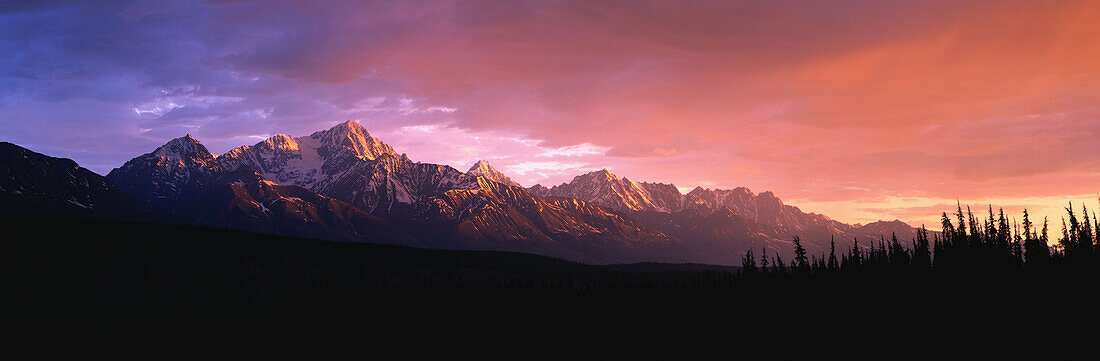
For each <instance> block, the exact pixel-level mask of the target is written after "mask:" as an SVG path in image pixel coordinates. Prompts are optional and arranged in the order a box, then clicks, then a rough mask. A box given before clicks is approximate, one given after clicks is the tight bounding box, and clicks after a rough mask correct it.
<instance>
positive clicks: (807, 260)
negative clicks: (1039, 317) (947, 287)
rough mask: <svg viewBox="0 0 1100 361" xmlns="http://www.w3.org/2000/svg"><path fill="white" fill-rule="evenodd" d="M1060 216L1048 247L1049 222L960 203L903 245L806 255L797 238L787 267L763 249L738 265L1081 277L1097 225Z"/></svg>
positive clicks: (821, 271)
mask: <svg viewBox="0 0 1100 361" xmlns="http://www.w3.org/2000/svg"><path fill="white" fill-rule="evenodd" d="M1065 210H1066V215H1065V216H1063V217H1062V219H1061V222H1062V227H1061V230H1062V232H1061V235H1060V236H1059V238H1058V239H1057V243H1055V244H1051V239H1050V233H1051V231H1050V229H1049V228H1050V224H1049V223H1050V222H1049V220H1048V219H1046V218H1045V217H1044V218H1043V220H1042V225H1039V224H1037V223H1035V222H1034V221H1032V219H1031V216H1030V215H1029V214H1028V211H1027V209H1024V210H1023V214H1022V217H1021V221H1019V222H1017V221H1016V220H1015V219H1010V218H1009V217H1008V216H1006V215H1005V213H1004V210H1003V209H998V210H997V211H996V212H994V210H993V207H992V206H989V208H988V215H975V214H974V212H973V211H972V210H971V209H970V207H969V206H968V207H966V209H965V211H964V210H963V206H962V205H961V204H960V205H959V206H958V208H957V210H956V212H954V213H953V214H948V213H947V212H943V214H942V217H941V222H942V231H940V232H930V231H929V230H928V229H927V228H926V227H924V226H921V228H920V229H918V230H917V232H916V236H915V237H914V238H913V239H910V240H908V241H902V240H899V239H898V237H897V235H896V234H891V235H890V237H889V239H887V238H886V237H881V238H880V239H879V241H877V242H874V241H872V242H868V243H865V244H861V243H860V242H859V240H858V239H855V240H853V244H852V246H851V247H848V248H846V249H840V250H838V249H837V247H836V240H835V239H832V240H830V247H829V252H828V253H827V254H821V255H809V254H808V252H807V251H806V249H805V248H804V247H803V246H802V239H801V238H799V237H794V239H793V244H794V258H793V259H791V260H790V261H784V260H783V258H782V257H781V256H780V255H779V253H778V252H771V253H769V252H768V249H767V248H766V246H765V247H762V248H761V249H760V254H759V256H758V255H757V254H756V253H755V252H754V250H752V249H750V250H748V251H747V252H746V253H745V254H744V255H743V257H742V260H741V271H740V276H741V277H742V278H762V277H764V278H768V277H770V278H775V277H805V276H821V275H840V274H851V273H857V272H869V271H871V272H886V273H909V274H914V273H932V272H935V273H945V274H947V273H960V272H971V273H972V272H986V273H991V272H1004V271H1006V270H1012V271H1023V272H1032V271H1043V272H1045V271H1050V270H1073V271H1075V272H1081V271H1084V270H1086V269H1090V270H1091V269H1092V268H1091V267H1092V266H1093V265H1100V262H1097V261H1100V259H1097V258H1100V218H1098V217H1097V215H1096V213H1095V211H1093V212H1091V213H1090V211H1089V209H1088V207H1087V206H1084V205H1082V206H1081V208H1080V211H1079V212H1078V210H1077V209H1076V208H1075V207H1074V206H1073V204H1072V203H1070V204H1069V205H1068V206H1067V207H1065Z"/></svg>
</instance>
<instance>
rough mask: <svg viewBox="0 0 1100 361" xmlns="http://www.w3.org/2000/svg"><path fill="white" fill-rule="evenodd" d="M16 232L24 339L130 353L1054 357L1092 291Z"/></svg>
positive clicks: (271, 242)
mask: <svg viewBox="0 0 1100 361" xmlns="http://www.w3.org/2000/svg"><path fill="white" fill-rule="evenodd" d="M0 229H4V230H5V231H6V233H5V234H6V236H5V237H4V238H3V241H2V243H0V247H2V249H0V294H3V298H4V303H5V305H6V306H5V307H4V311H3V315H2V317H3V319H4V320H5V327H6V328H9V329H12V330H18V331H19V335H22V337H28V336H29V337H33V338H39V339H41V338H49V339H59V340H65V339H72V338H80V339H83V340H97V341H98V340H101V339H102V340H104V341H106V342H102V343H100V346H101V347H108V348H109V349H110V350H112V352H120V350H122V351H125V350H134V348H133V347H135V345H144V343H143V342H148V340H149V339H154V341H152V342H154V344H158V343H167V344H169V345H170V346H169V347H170V348H163V349H161V350H162V351H160V352H164V351H163V350H173V351H172V352H188V351H189V350H190V352H202V351H199V350H204V349H205V348H206V347H211V345H213V343H204V342H199V343H194V342H193V341H190V340H191V339H193V338H196V337H199V338H206V339H208V340H207V341H215V342H216V343H229V344H231V345H234V346H236V347H246V345H247V347H249V351H248V352H249V355H251V356H253V357H255V356H257V355H260V354H268V353H278V352H279V350H281V348H255V347H254V344H252V343H251V342H254V341H255V340H256V339H260V340H263V342H266V343H271V342H273V341H275V340H284V339H291V340H292V341H288V342H289V343H286V344H284V345H281V346H280V347H283V346H287V345H303V344H304V342H306V341H305V340H312V339H315V338H318V337H320V338H323V339H325V340H326V341H327V342H331V343H336V344H340V345H342V346H344V347H351V346H354V348H355V349H356V350H357V351H356V352H359V353H360V355H362V356H369V355H381V354H382V353H381V352H383V351H384V350H385V351H389V352H394V351H398V352H401V355H404V356H405V357H413V356H417V355H424V354H426V353H435V352H448V353H452V354H462V355H467V354H470V355H479V356H489V355H495V356H498V357H509V356H515V355H516V354H514V353H510V352H512V350H514V349H515V348H517V347H518V348H522V349H523V351H521V352H526V353H525V354H524V355H528V354H530V355H536V356H543V357H549V356H551V355H553V356H560V357H578V356H579V355H587V357H613V358H626V357H633V356H637V357H641V358H677V359H682V358H690V357H691V356H698V357H701V356H705V355H713V354H712V353H711V352H722V353H724V354H728V355H736V356H744V357H760V356H763V357H767V358H769V359H833V358H839V359H851V358H863V359H906V358H910V357H922V356H923V357H926V356H933V355H936V356H943V355H945V354H944V352H951V354H950V355H953V356H959V357H965V356H970V357H985V356H989V355H991V354H992V355H994V356H995V355H1006V354H1014V355H1020V353H1019V352H1020V351H1021V349H1020V348H1021V347H1023V346H1026V347H1027V349H1035V348H1038V349H1044V348H1043V347H1044V344H1042V343H1037V344H1028V343H1026V342H1020V341H1019V340H1021V339H1028V340H1030V338H1027V337H1029V336H1028V335H1030V333H1033V332H1034V333H1042V334H1047V333H1048V332H1049V330H1052V329H1055V327H1056V326H1055V324H1057V323H1059V322H1063V321H1062V320H1064V319H1062V318H1057V317H1053V316H1052V313H1051V309H1050V308H1049V307H1048V306H1046V305H1055V304H1058V302H1063V301H1064V300H1070V299H1075V298H1078V297H1083V296H1084V295H1085V294H1086V293H1087V292H1088V290H1086V289H1081V288H1071V287H1067V283H1068V282H1059V281H1057V280H1055V281H1054V282H1046V281H1043V282H1039V281H1036V280H1033V279H1029V278H1019V277H1015V276H1014V275H984V276H981V277H977V276H970V277H962V278H959V277H940V276H934V275H929V276H926V277H921V278H917V277H909V276H899V277H894V276H893V275H889V274H867V275H854V276H851V277H847V278H843V279H801V280H800V279H789V280H772V281H768V282H760V281H745V280H739V279H738V278H737V277H736V276H735V274H734V273H731V272H729V271H728V269H725V268H718V267H705V266H699V265H691V266H683V265H667V266H662V265H660V264H645V265H634V266H589V265H584V264H579V263H574V262H568V261H562V260H558V259H553V258H548V257H543V256H536V255H528V254H520V253H509V252H492V251H447V250H429V249H419V248H410V247H401V246H386V245H373V244H361V243H340V242H326V241H316V240H305V239H296V238H285V237H276V236H271V235H264V234H256V233H247V232H241V231H229V230H222V229H214V228H202V227H194V226H167V225H154V224H142V223H118V222H101V221H89V220H58V219H43V218H15V217H4V218H3V219H2V220H0ZM661 267H667V270H661V269H660V268H661ZM1094 309H1095V308H1090V307H1084V308H1081V309H1080V310H1078V311H1079V312H1077V313H1076V315H1077V316H1079V317H1075V318H1074V320H1076V321H1075V322H1078V321H1079V322H1086V320H1089V319H1090V318H1089V317H1092V316H1093V315H1094V314H1095V312H1094V311H1092V310H1094ZM120 340H125V344H119V343H118V342H119V341H120ZM184 340H187V341H184ZM345 342H347V343H345ZM409 344H412V345H414V346H411V347H408V348H405V346H404V345H409ZM1006 344H1012V348H1007V347H1006V348H1001V346H1002V345H1006ZM183 345H186V346H185V347H181V346H183ZM399 345H400V346H399ZM441 345H451V346H448V347H447V348H444V347H443V346H441ZM451 347H454V348H451ZM958 347H963V348H962V349H959V348H958ZM325 350H329V351H331V349H320V350H319V349H311V352H323V351H325ZM949 350H950V351H949ZM1054 350H1058V349H1054ZM39 352H45V354H44V355H52V354H53V353H57V354H60V355H69V356H86V355H88V354H87V353H86V352H87V350H84V349H71V348H64V347H57V348H49V349H45V350H44V351H43V350H39ZM582 352H583V353H582ZM700 353H701V354H700ZM173 355H176V356H179V355H180V354H178V353H173ZM314 355H315V354H314ZM281 356H284V357H285V356H287V355H285V354H282V355H281ZM731 357H732V356H731ZM948 358H952V357H948Z"/></svg>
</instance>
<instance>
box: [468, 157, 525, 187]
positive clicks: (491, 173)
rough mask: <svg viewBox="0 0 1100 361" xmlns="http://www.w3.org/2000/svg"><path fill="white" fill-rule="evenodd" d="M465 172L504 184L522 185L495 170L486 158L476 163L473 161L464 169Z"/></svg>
mask: <svg viewBox="0 0 1100 361" xmlns="http://www.w3.org/2000/svg"><path fill="white" fill-rule="evenodd" d="M466 174H468V175H473V176H481V177H484V178H485V179H488V180H491V181H494V182H497V183H500V184H504V185H509V186H513V187H521V188H522V187H523V186H521V185H519V183H517V182H516V181H514V180H512V178H508V176H506V175H504V173H501V172H500V171H497V170H496V168H493V166H492V165H490V164H489V162H488V161H486V160H479V161H477V163H474V165H473V166H472V167H470V170H468V171H466Z"/></svg>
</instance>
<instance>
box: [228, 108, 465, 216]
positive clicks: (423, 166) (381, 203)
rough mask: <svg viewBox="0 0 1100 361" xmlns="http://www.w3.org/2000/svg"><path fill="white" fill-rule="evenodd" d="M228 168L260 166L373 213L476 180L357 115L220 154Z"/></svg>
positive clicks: (276, 178)
mask: <svg viewBox="0 0 1100 361" xmlns="http://www.w3.org/2000/svg"><path fill="white" fill-rule="evenodd" d="M218 162H219V164H220V165H221V167H223V168H224V169H225V170H228V171H233V170H236V169H239V168H241V167H251V168H253V169H256V170H257V171H258V172H259V173H260V174H261V175H262V176H263V177H264V179H267V180H270V181H273V182H276V183H278V184H283V185H297V186H301V187H304V188H306V189H309V190H311V191H314V192H317V193H320V194H324V195H327V196H330V197H333V198H336V199H340V200H343V201H346V202H349V203H351V204H353V205H355V206H356V207H358V208H360V209H362V210H364V211H367V212H369V213H373V214H388V213H391V212H392V211H393V208H394V207H395V206H397V207H402V206H407V205H409V204H412V203H415V202H417V201H420V200H421V199H425V198H427V197H431V196H435V195H439V194H442V193H443V192H444V191H446V190H449V189H454V188H461V187H462V186H463V184H468V183H470V182H471V181H470V180H468V179H467V177H464V176H463V173H462V172H460V171H458V170H456V169H454V168H451V167H449V166H445V165H436V164H428V163H418V162H413V161H411V160H409V158H408V157H406V156H405V155H403V154H401V155H399V154H397V152H395V151H394V150H393V148H391V147H390V146H389V145H386V144H385V143H382V141H380V140H378V139H377V138H375V137H373V136H371V135H370V133H369V132H367V130H366V129H365V128H363V126H362V125H360V124H359V123H358V122H355V121H350V120H349V121H346V122H343V123H340V124H338V125H336V126H334V127H332V128H330V129H328V130H323V131H318V132H315V133H313V134H311V135H309V136H304V137H298V138H292V137H290V136H288V135H285V134H278V135H276V136H274V137H271V138H269V139H267V140H264V141H262V142H259V143H257V144H255V145H252V146H242V147H238V148H235V149H232V150H230V151H228V152H226V153H225V154H223V155H221V156H219V157H218Z"/></svg>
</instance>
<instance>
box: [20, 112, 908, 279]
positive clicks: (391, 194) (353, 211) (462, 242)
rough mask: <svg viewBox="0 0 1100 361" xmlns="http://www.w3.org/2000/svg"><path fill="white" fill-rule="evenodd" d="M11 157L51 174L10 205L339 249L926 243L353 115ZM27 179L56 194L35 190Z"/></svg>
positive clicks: (628, 253)
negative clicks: (456, 162)
mask: <svg viewBox="0 0 1100 361" xmlns="http://www.w3.org/2000/svg"><path fill="white" fill-rule="evenodd" d="M0 151H3V158H0V159H2V160H3V161H4V162H5V163H6V164H8V172H9V173H12V174H14V175H18V178H20V179H23V178H26V179H30V178H35V177H37V178H42V179H41V180H37V181H36V180H17V181H15V182H12V181H8V180H7V179H4V180H0V187H2V188H0V195H2V196H3V197H7V198H9V199H12V201H11V202H12V203H11V204H24V203H33V202H36V201H32V200H30V198H29V197H30V195H31V194H48V195H51V197H53V195H57V196H56V197H55V198H58V197H60V198H58V200H54V201H52V202H53V203H51V204H56V205H57V207H62V208H66V209H68V208H72V207H77V208H80V206H81V205H87V204H103V205H106V204H111V205H112V206H111V208H106V209H104V211H103V212H100V213H106V214H109V215H111V216H112V217H114V218H126V217H132V216H136V215H150V216H147V217H146V216H142V217H145V218H143V220H148V219H153V218H156V217H162V218H167V219H171V220H172V221H176V222H189V223H196V224H202V225H208V226H215V227H224V228H237V229H245V230H250V231H257V232H266V233H274V234H281V235H291V236H300V237H310V238H321V239H329V240H337V241H353V242H372V243H391V244H405V245H413V246H423V247H431V248H443V249H476V250H507V251H520V252H528V253H536V254H542V255H549V256H554V257H560V258H565V259H570V260H577V261H582V262H588V263H631V262H646V261H655V262H696V263H714V264H738V263H739V262H740V257H741V255H742V254H743V253H744V251H745V250H747V249H750V248H752V249H754V250H755V249H758V248H766V249H767V250H768V251H769V252H778V253H780V254H781V255H784V256H785V257H789V254H790V253H791V244H790V243H791V239H793V238H794V237H796V236H797V237H801V238H802V239H804V245H805V246H806V247H807V248H808V249H809V250H810V252H811V253H812V254H821V253H823V252H827V251H828V249H829V246H830V243H829V242H830V240H831V239H835V240H836V244H837V247H838V248H839V247H850V246H851V244H852V241H853V240H859V241H860V242H861V243H863V244H864V245H867V244H869V242H870V241H873V240H878V239H880V237H884V236H885V237H889V233H895V234H896V235H897V236H898V237H899V238H901V239H905V240H907V239H909V238H912V237H914V235H915V233H914V229H913V228H912V227H910V226H908V225H906V224H904V223H902V222H898V221H895V222H876V223H872V224H868V225H864V226H858V225H848V224H844V223H842V222H838V221H835V220H832V219H829V218H828V217H825V216H823V215H819V214H813V213H805V212H802V211H801V210H800V209H799V208H797V207H794V206H790V205H786V204H784V203H783V202H782V201H781V200H780V199H779V198H778V197H776V196H775V195H774V194H772V193H771V192H762V193H759V194H754V193H753V192H751V191H749V190H748V189H746V188H735V189H732V190H721V189H714V190H711V189H703V188H695V189H694V190H692V191H691V192H688V193H687V194H682V193H681V192H680V191H679V189H678V188H677V187H675V186H674V185H671V184H661V183H646V182H636V181H633V180H630V179H628V178H625V177H623V178H620V177H618V176H617V175H615V174H613V173H611V172H609V171H607V170H600V171H596V172H591V173H588V174H583V175H578V176H577V177H575V178H574V179H573V180H572V181H570V182H568V183H564V184H561V185H556V186H553V187H549V188H547V187H544V186H541V185H535V186H532V187H530V188H524V187H522V186H520V185H519V183H517V182H515V181H513V180H512V179H510V178H508V176H507V175H505V174H503V173H501V172H500V171H498V170H496V169H494V168H493V167H492V165H490V164H489V162H487V161H484V160H481V161H478V162H477V163H476V164H474V165H473V166H472V167H471V168H470V169H469V170H468V171H466V172H462V171H459V170H457V169H454V168H452V167H450V166H447V165H438V164H430V163H420V162H414V161H412V160H410V159H409V158H408V157H407V156H406V155H404V154H398V153H397V152H396V151H394V149H393V148H392V147H390V146H389V145H387V144H385V143H383V142H382V141H381V140H379V139H377V138H375V137H373V136H371V135H370V133H369V132H367V130H366V129H365V128H363V127H362V126H361V125H360V124H359V123H357V122H355V121H347V122H343V123H340V124H338V125H336V126H334V127H332V128H330V129H328V130H323V131H318V132H315V133H313V134H311V135H308V136H302V137H296V138H295V137H291V136H288V135H284V134H278V135H275V136H273V137H271V138H269V139H266V140H264V141H261V142H259V143H256V144H254V145H250V146H241V147H238V148H235V149H232V150H230V151H228V152H226V153H225V154H222V155H214V154H212V153H210V152H209V151H208V150H207V149H206V147H204V146H203V145H202V143H201V142H199V141H198V140H197V139H195V138H193V137H191V136H190V135H186V136H184V137H181V138H177V139H173V140H171V141H169V142H168V143H166V144H164V145H163V146H161V147H159V148H157V149H155V150H153V151H152V152H150V153H146V154H143V155H140V156H138V157H136V158H134V159H132V160H130V161H128V162H126V163H125V164H123V165H122V166H120V167H119V168H116V169H114V170H112V171H111V172H110V173H108V174H107V176H106V177H100V176H98V175H96V174H94V173H92V172H90V171H87V170H86V169H83V168H79V167H78V166H76V164H75V163H74V162H72V161H71V160H64V159H60V158H51V157H46V156H43V155H40V154H37V153H33V152H30V151H29V150H26V149H22V148H19V147H18V146H15V145H11V144H5V145H4V146H3V147H0ZM22 155H27V158H20V156H22ZM32 155H33V157H32ZM16 170H17V171H16ZM74 173H75V174H79V177H83V179H78V178H74V177H76V176H74V175H73V174H74ZM14 175H13V176H11V177H12V179H13V180H16V177H15V176H14ZM74 179H75V180H74ZM85 183H87V184H90V185H94V186H84V184H85ZM27 184H42V185H46V184H50V185H52V186H51V187H52V188H50V189H44V190H39V191H37V193H35V192H29V191H28V189H29V188H28V185H27ZM20 187H22V188H20ZM39 197H41V196H39ZM61 198H65V199H61ZM70 198H71V199H70ZM101 198H102V199H103V201H100V199H101ZM107 200H110V201H109V202H107ZM16 201H18V202H16ZM70 201H71V202H70ZM19 202H22V203H19ZM104 202H106V203H104ZM5 204H7V203H5ZM57 207H55V208H57ZM103 207H106V206H103ZM5 211H11V210H5ZM73 211H74V212H76V213H73V214H74V215H76V216H81V215H85V214H86V213H88V212H83V213H81V212H80V211H79V210H78V209H76V208H73ZM108 218H110V217H108Z"/></svg>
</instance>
